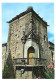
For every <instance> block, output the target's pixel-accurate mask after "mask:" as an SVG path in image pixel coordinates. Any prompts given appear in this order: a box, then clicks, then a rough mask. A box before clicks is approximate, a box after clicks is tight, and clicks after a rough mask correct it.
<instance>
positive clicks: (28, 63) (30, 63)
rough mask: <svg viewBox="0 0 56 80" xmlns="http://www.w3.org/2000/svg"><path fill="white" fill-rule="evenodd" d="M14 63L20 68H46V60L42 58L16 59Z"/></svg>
mask: <svg viewBox="0 0 56 80" xmlns="http://www.w3.org/2000/svg"><path fill="white" fill-rule="evenodd" d="M13 63H14V65H15V66H19V67H37V66H45V65H44V64H46V59H41V58H16V59H13Z"/></svg>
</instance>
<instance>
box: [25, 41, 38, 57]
mask: <svg viewBox="0 0 56 80" xmlns="http://www.w3.org/2000/svg"><path fill="white" fill-rule="evenodd" d="M31 46H32V47H33V48H34V50H35V52H34V53H35V55H34V57H35V58H39V45H38V44H37V43H35V42H34V41H32V40H29V41H26V43H25V47H24V58H27V53H28V49H29V48H30V47H31Z"/></svg>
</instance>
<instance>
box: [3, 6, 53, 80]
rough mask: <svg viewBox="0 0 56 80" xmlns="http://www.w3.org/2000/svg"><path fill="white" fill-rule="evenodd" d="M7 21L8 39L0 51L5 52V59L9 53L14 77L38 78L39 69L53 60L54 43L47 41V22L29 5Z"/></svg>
mask: <svg viewBox="0 0 56 80" xmlns="http://www.w3.org/2000/svg"><path fill="white" fill-rule="evenodd" d="M8 23H9V33H8V41H7V44H6V45H4V44H3V45H4V46H2V49H5V52H4V50H2V53H3V54H4V55H5V53H6V59H7V57H8V54H9V52H10V53H11V56H12V60H13V65H14V69H15V75H16V78H18V79H32V78H38V76H39V74H40V73H39V69H40V68H43V67H45V68H46V66H48V65H49V64H50V62H51V60H53V53H54V44H53V43H51V42H48V36H47V26H48V24H47V22H46V21H44V20H43V19H42V18H41V17H40V16H39V15H38V14H37V13H36V12H35V11H34V10H33V8H32V7H29V8H28V9H27V10H26V11H25V12H23V13H21V14H19V15H17V16H16V17H14V18H13V19H12V20H10V21H8ZM3 54H2V55H3ZM2 59H3V58H2ZM3 63H4V60H3ZM3 65H4V64H3Z"/></svg>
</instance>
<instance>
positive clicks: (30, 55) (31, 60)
mask: <svg viewBox="0 0 56 80" xmlns="http://www.w3.org/2000/svg"><path fill="white" fill-rule="evenodd" d="M34 55H35V50H34V47H32V46H31V47H29V48H28V55H27V56H28V64H29V65H33V64H34Z"/></svg>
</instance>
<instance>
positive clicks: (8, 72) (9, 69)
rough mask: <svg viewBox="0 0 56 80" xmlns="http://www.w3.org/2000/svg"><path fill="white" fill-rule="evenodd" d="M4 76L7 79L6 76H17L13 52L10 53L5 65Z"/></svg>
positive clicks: (8, 77)
mask: <svg viewBox="0 0 56 80" xmlns="http://www.w3.org/2000/svg"><path fill="white" fill-rule="evenodd" d="M2 77H3V78H5V79H6V78H7V79H10V78H11V79H13V78H15V74H14V67H13V62H12V58H11V53H9V55H8V58H7V61H6V64H5V66H4V70H3V74H2Z"/></svg>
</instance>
